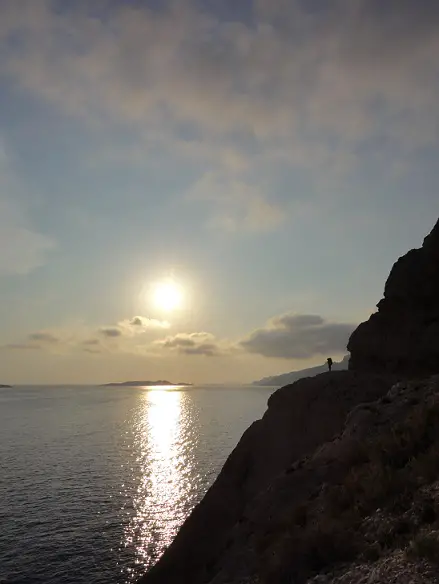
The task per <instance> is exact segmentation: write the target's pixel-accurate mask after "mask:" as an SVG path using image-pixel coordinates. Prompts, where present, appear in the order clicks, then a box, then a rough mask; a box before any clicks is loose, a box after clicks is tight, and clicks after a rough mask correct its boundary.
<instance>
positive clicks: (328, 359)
mask: <svg viewBox="0 0 439 584" xmlns="http://www.w3.org/2000/svg"><path fill="white" fill-rule="evenodd" d="M326 363H327V364H328V369H329V371H331V369H332V359H331V357H328V358H327V359H326Z"/></svg>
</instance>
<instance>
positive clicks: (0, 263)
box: [0, 139, 55, 275]
mask: <svg viewBox="0 0 439 584" xmlns="http://www.w3.org/2000/svg"><path fill="white" fill-rule="evenodd" d="M21 190H22V187H21V186H20V185H19V184H18V181H17V179H16V178H15V175H14V172H13V170H12V165H11V161H10V160H9V158H8V157H7V155H6V149H5V146H4V144H3V143H2V142H1V139H0V275H13V274H18V275H24V274H28V273H29V272H31V271H33V270H34V269H36V268H38V267H40V266H42V265H43V264H44V263H45V262H46V257H47V253H48V252H49V251H50V250H51V249H52V248H54V247H55V242H54V241H53V240H52V239H51V238H49V237H47V236H46V235H43V234H42V233H38V231H36V230H34V229H33V227H32V225H31V222H30V219H29V217H28V213H27V210H26V206H25V205H24V204H23V203H22V202H21V197H20V195H21Z"/></svg>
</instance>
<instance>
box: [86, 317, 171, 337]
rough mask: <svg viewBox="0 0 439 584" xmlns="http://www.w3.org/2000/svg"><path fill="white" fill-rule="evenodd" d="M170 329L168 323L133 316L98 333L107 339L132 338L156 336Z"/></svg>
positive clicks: (101, 329) (105, 327) (102, 328)
mask: <svg viewBox="0 0 439 584" xmlns="http://www.w3.org/2000/svg"><path fill="white" fill-rule="evenodd" d="M169 327H170V324H169V322H167V321H161V320H156V319H154V318H146V317H145V316H134V317H133V318H127V319H125V320H121V321H120V322H118V323H117V324H116V325H111V326H104V327H101V328H100V329H99V330H98V333H99V334H100V335H102V336H104V337H107V338H113V339H114V338H118V337H134V336H136V335H145V334H157V332H160V331H163V329H168V328H169Z"/></svg>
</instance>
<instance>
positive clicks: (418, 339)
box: [348, 221, 439, 377]
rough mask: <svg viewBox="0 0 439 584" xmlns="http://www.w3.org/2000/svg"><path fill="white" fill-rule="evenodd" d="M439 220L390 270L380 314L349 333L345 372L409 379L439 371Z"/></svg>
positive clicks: (374, 315)
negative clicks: (352, 371) (391, 375)
mask: <svg viewBox="0 0 439 584" xmlns="http://www.w3.org/2000/svg"><path fill="white" fill-rule="evenodd" d="M438 299H439V221H438V222H437V223H436V225H435V227H434V228H433V230H432V232H431V233H430V235H428V236H427V237H426V238H425V240H424V244H423V246H422V247H421V248H420V249H412V250H411V251H409V252H408V253H407V254H406V255H404V256H403V257H401V258H399V260H398V261H397V262H396V263H395V265H394V266H393V268H392V270H391V272H390V275H389V278H388V280H387V282H386V286H385V289H384V298H383V299H382V300H381V301H380V302H379V303H378V305H377V306H378V312H376V313H375V314H373V315H372V316H371V317H370V318H369V320H368V321H367V322H364V323H363V324H361V325H360V326H359V327H358V328H357V329H356V330H355V331H354V333H353V334H352V336H351V338H350V340H349V343H348V350H349V351H350V352H351V359H350V362H349V368H350V369H352V370H355V371H368V372H372V371H373V372H375V373H388V372H398V373H399V374H404V375H407V376H409V377H416V376H419V375H421V376H422V375H427V374H429V373H436V372H437V371H438V363H439V300H438Z"/></svg>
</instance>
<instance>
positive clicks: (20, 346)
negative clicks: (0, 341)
mask: <svg viewBox="0 0 439 584" xmlns="http://www.w3.org/2000/svg"><path fill="white" fill-rule="evenodd" d="M2 349H9V350H11V351H32V350H37V351H38V350H40V349H41V346H40V345H35V344H32V343H9V344H7V345H3V347H2Z"/></svg>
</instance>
